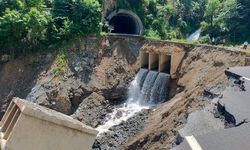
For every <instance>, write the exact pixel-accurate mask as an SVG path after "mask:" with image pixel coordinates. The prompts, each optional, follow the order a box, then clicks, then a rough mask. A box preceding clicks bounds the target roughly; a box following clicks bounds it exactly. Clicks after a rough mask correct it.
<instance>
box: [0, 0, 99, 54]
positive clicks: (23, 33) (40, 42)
mask: <svg viewBox="0 0 250 150" xmlns="http://www.w3.org/2000/svg"><path fill="white" fill-rule="evenodd" d="M100 14H101V6H100V4H99V2H98V1H96V0H1V1H0V47H1V50H2V51H7V52H11V53H12V54H13V55H14V54H19V53H23V52H25V51H32V50H33V51H35V50H38V49H42V48H43V49H45V48H48V47H53V46H55V45H56V44H58V43H60V42H62V41H65V40H69V39H70V38H72V37H75V36H85V35H88V34H92V33H99V32H100V31H99V22H100V18H101V16H100Z"/></svg>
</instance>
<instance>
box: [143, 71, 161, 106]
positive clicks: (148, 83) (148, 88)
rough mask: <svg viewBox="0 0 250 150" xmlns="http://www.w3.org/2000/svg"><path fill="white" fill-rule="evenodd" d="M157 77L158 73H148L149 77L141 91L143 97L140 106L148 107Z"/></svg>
mask: <svg viewBox="0 0 250 150" xmlns="http://www.w3.org/2000/svg"><path fill="white" fill-rule="evenodd" d="M157 75H158V72H156V71H149V72H148V74H147V77H146V79H145V80H144V83H143V86H142V89H141V95H140V97H139V104H141V105H147V102H148V101H149V99H150V94H151V89H152V88H153V86H154V83H155V80H156V78H157Z"/></svg>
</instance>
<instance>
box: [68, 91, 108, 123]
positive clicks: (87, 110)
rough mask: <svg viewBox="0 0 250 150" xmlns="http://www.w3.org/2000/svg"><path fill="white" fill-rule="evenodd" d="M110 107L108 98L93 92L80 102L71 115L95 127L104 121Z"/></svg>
mask: <svg viewBox="0 0 250 150" xmlns="http://www.w3.org/2000/svg"><path fill="white" fill-rule="evenodd" d="M112 109H113V108H112V105H111V104H110V102H109V101H108V100H105V98H104V97H103V96H102V95H99V94H97V93H95V92H93V93H92V94H91V95H89V96H88V97H87V98H85V99H84V100H83V101H82V102H81V104H80V105H79V107H78V108H77V110H76V111H75V113H74V114H73V115H72V117H73V118H75V119H78V120H79V121H81V122H83V123H84V124H86V125H89V126H92V127H94V128H95V127H97V126H98V125H100V124H102V123H103V122H104V121H105V119H106V114H108V113H109V112H110V111H112Z"/></svg>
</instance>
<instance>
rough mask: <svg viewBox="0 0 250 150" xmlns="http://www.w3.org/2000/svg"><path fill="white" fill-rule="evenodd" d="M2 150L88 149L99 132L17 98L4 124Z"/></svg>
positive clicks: (3, 120)
mask: <svg viewBox="0 0 250 150" xmlns="http://www.w3.org/2000/svg"><path fill="white" fill-rule="evenodd" d="M0 131H1V132H0V134H1V136H0V144H1V150H88V149H91V147H92V145H93V143H94V141H95V138H96V135H97V133H98V132H97V131H95V130H94V129H92V128H91V127H88V126H86V125H84V124H82V123H81V122H79V121H77V120H74V119H73V118H71V117H69V116H66V115H64V114H61V113H59V112H56V111H53V110H50V109H47V108H45V107H42V106H39V105H37V104H34V103H31V102H28V101H25V100H22V99H19V98H14V99H13V101H12V102H11V103H10V105H9V107H8V109H7V111H6V113H5V115H4V116H3V118H2V121H1V123H0Z"/></svg>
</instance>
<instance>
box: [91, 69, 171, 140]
mask: <svg viewBox="0 0 250 150" xmlns="http://www.w3.org/2000/svg"><path fill="white" fill-rule="evenodd" d="M168 82H169V75H168V74H165V73H158V72H156V71H148V70H147V69H140V70H139V72H138V73H137V75H136V77H135V79H134V80H133V81H132V82H131V84H130V87H129V91H128V99H127V103H125V104H124V106H123V107H120V108H116V109H114V111H113V112H112V113H111V114H109V115H107V120H108V121H107V122H106V123H105V124H104V125H101V126H99V127H97V128H96V129H97V130H98V131H99V135H100V134H101V133H103V132H107V131H109V129H110V128H111V127H113V126H115V125H119V124H120V123H121V122H123V121H126V120H127V119H129V118H131V117H132V116H134V115H135V114H136V113H137V112H140V111H141V110H143V109H149V108H150V106H152V105H154V104H158V103H159V102H163V101H164V100H166V99H167V92H168V90H167V89H168V88H167V86H168Z"/></svg>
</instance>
